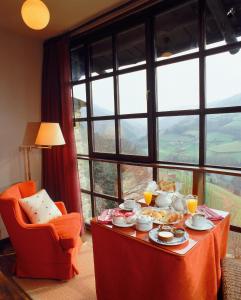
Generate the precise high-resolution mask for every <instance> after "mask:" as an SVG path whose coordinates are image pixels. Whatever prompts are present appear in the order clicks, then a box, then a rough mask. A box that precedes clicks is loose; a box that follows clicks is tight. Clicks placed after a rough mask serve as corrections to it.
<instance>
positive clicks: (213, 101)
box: [206, 49, 241, 107]
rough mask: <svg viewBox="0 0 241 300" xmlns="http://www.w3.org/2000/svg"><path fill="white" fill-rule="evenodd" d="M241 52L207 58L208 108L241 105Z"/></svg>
mask: <svg viewBox="0 0 241 300" xmlns="http://www.w3.org/2000/svg"><path fill="white" fill-rule="evenodd" d="M240 69H241V50H240V49H238V52H237V53H236V54H231V53H230V52H224V53H221V54H216V55H211V56H208V57H207V58H206V87H207V88H206V103H207V107H227V106H240V105H241V79H240V71H239V70H240Z"/></svg>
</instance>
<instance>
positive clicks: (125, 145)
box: [120, 118, 148, 155]
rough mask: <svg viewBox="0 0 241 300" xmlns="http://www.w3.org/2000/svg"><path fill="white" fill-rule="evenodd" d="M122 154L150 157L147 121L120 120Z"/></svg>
mask: <svg viewBox="0 0 241 300" xmlns="http://www.w3.org/2000/svg"><path fill="white" fill-rule="evenodd" d="M120 152H121V153H122V154H132V155H148V139H147V119H144V118H142V119H123V120H120Z"/></svg>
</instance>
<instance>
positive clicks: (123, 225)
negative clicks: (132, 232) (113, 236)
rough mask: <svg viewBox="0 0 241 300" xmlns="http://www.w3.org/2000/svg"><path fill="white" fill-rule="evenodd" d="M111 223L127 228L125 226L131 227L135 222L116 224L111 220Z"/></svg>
mask: <svg viewBox="0 0 241 300" xmlns="http://www.w3.org/2000/svg"><path fill="white" fill-rule="evenodd" d="M112 224H113V225H115V226H116V227H122V228H127V227H132V226H133V225H135V224H136V223H130V224H129V223H125V224H116V223H115V222H114V221H112Z"/></svg>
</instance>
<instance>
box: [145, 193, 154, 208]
mask: <svg viewBox="0 0 241 300" xmlns="http://www.w3.org/2000/svg"><path fill="white" fill-rule="evenodd" d="M152 194H153V193H152V192H148V191H145V192H144V199H145V202H146V204H147V205H150V203H151V200H152Z"/></svg>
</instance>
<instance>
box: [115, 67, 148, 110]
mask: <svg viewBox="0 0 241 300" xmlns="http://www.w3.org/2000/svg"><path fill="white" fill-rule="evenodd" d="M130 87H131V88H130ZM146 93H147V89H146V70H142V71H138V72H133V73H127V74H123V75H120V76H119V101H120V113H121V114H132V113H145V112H146V111H147V99H146Z"/></svg>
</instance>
